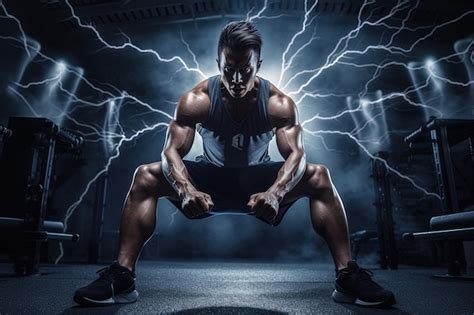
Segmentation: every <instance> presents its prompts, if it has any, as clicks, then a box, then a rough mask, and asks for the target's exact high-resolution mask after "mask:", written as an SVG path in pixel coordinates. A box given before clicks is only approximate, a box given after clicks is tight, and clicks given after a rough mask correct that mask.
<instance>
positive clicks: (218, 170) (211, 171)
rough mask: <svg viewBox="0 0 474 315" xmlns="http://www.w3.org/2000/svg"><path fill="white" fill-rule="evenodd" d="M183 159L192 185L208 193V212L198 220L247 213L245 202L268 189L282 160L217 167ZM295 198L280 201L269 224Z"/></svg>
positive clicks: (278, 216) (278, 222) (174, 202)
mask: <svg viewBox="0 0 474 315" xmlns="http://www.w3.org/2000/svg"><path fill="white" fill-rule="evenodd" d="M183 162H184V165H185V166H186V169H187V171H188V173H189V176H190V180H191V183H192V184H193V185H194V187H196V189H198V190H199V191H202V192H205V193H207V194H209V195H210V196H211V198H212V201H213V202H214V207H213V208H212V210H211V212H210V213H206V214H205V215H203V216H200V217H198V218H199V219H200V218H205V217H208V216H211V215H215V214H225V213H235V214H249V212H250V211H251V209H250V207H249V206H247V203H248V202H249V199H250V196H251V195H253V194H255V193H259V192H264V191H266V190H267V189H268V188H270V186H271V185H273V183H274V182H275V180H276V178H277V174H278V171H279V170H280V168H281V167H282V165H283V163H284V162H272V161H270V162H266V163H262V164H258V165H252V166H245V167H219V166H216V165H214V164H212V163H209V162H205V161H187V160H183ZM169 201H171V202H172V203H173V204H174V205H175V206H176V207H177V208H178V209H180V210H181V211H182V208H181V202H180V201H178V200H173V199H169ZM295 201H296V200H295ZM295 201H292V202H290V203H286V204H280V208H279V211H278V215H277V217H276V219H275V221H274V223H273V224H272V225H273V226H277V225H278V224H280V222H281V220H282V219H283V216H284V215H285V213H286V211H287V210H288V208H290V207H291V205H292V204H293V203H294V202H295ZM183 214H184V212H183ZM185 215H186V214H185ZM262 221H264V220H262ZM264 222H266V221H264Z"/></svg>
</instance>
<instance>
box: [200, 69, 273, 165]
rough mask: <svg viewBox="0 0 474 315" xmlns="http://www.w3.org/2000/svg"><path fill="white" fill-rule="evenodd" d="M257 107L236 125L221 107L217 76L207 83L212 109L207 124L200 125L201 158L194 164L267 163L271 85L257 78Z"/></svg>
mask: <svg viewBox="0 0 474 315" xmlns="http://www.w3.org/2000/svg"><path fill="white" fill-rule="evenodd" d="M259 79H260V85H259V90H258V94H257V104H255V107H254V108H253V109H250V112H249V113H248V114H247V116H246V117H245V118H244V119H243V120H242V121H241V122H236V121H235V120H234V119H232V117H231V116H230V113H229V112H228V111H227V109H226V108H225V106H224V102H223V101H222V95H221V81H220V75H217V76H213V77H210V78H209V79H208V91H209V98H210V100H211V109H210V111H209V117H208V118H207V120H206V121H205V122H204V123H202V124H199V125H198V127H197V131H198V132H199V134H200V135H201V136H202V140H203V149H204V155H201V156H198V157H197V158H196V160H197V161H205V162H209V163H212V164H215V165H217V166H225V167H241V166H248V165H257V164H261V163H265V162H268V161H270V156H269V155H268V143H269V142H270V140H271V139H272V138H273V134H274V133H273V128H272V126H271V125H270V122H269V120H268V115H267V107H268V99H269V95H270V83H269V82H268V81H267V80H265V79H262V78H260V77H259Z"/></svg>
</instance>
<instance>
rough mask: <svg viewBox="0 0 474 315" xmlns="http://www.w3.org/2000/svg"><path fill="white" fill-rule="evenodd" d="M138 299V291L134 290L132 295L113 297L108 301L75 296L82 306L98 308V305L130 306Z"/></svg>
mask: <svg viewBox="0 0 474 315" xmlns="http://www.w3.org/2000/svg"><path fill="white" fill-rule="evenodd" d="M137 299H138V291H137V290H133V291H132V292H130V293H122V294H117V295H115V296H112V297H110V298H108V299H106V300H94V299H91V298H88V297H85V296H82V295H80V294H77V293H76V294H75V295H74V302H76V303H77V304H80V305H87V306H98V305H112V304H128V303H134V302H136V301H137Z"/></svg>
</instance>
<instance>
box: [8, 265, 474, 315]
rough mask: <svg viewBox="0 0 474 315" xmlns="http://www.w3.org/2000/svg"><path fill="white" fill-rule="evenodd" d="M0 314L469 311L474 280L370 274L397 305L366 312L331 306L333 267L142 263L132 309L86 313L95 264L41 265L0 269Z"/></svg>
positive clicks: (420, 273) (473, 307)
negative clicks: (81, 290)
mask: <svg viewBox="0 0 474 315" xmlns="http://www.w3.org/2000/svg"><path fill="white" fill-rule="evenodd" d="M0 267H1V268H2V269H1V270H2V271H3V273H2V276H1V277H0V314H1V315H5V314H287V313H289V314H469V315H472V314H474V281H473V282H469V281H463V280H439V279H432V278H430V276H431V275H432V274H434V273H444V272H445V270H444V269H441V268H437V269H427V268H412V267H401V269H399V270H373V271H374V274H375V278H376V279H377V280H378V281H379V283H380V284H381V285H383V286H385V287H387V288H389V289H391V290H392V291H394V293H395V295H396V298H397V301H398V304H397V305H396V307H392V308H390V309H382V310H380V309H372V308H365V307H360V306H355V305H346V304H336V303H335V302H333V301H332V299H331V293H332V290H333V286H334V269H333V266H332V265H320V264H274V263H269V264H264V263H228V262H225V263H217V262H212V263H209V262H200V263H197V262H142V263H140V264H139V266H138V268H137V290H138V291H139V293H140V296H139V300H138V302H137V303H134V304H127V305H114V306H107V307H99V308H90V307H88V308H84V307H79V306H77V305H75V303H74V302H73V300H72V296H73V294H74V291H75V290H76V289H77V288H78V287H81V286H83V285H86V284H87V283H89V282H90V281H91V280H93V279H95V277H96V274H95V271H96V270H98V269H99V268H100V267H102V266H98V265H60V266H42V268H41V271H42V273H43V274H42V275H39V276H30V277H23V278H17V277H12V276H9V275H7V274H6V273H5V270H6V268H7V267H8V266H7V265H0Z"/></svg>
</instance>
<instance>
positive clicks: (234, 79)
mask: <svg viewBox="0 0 474 315" xmlns="http://www.w3.org/2000/svg"><path fill="white" fill-rule="evenodd" d="M232 82H233V83H240V82H242V75H241V74H240V71H235V72H234V75H233V76H232Z"/></svg>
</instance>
